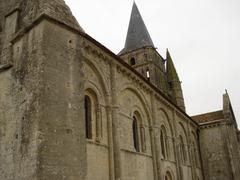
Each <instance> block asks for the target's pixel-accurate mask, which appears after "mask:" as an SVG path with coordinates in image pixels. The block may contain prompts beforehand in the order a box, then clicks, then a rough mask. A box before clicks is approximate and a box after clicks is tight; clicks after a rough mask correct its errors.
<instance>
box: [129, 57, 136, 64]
mask: <svg viewBox="0 0 240 180" xmlns="http://www.w3.org/2000/svg"><path fill="white" fill-rule="evenodd" d="M130 64H131V66H133V65H135V64H136V60H135V58H131V59H130Z"/></svg>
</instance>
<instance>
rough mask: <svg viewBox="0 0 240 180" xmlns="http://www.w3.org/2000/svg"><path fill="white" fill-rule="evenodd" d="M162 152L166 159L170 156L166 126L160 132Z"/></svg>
mask: <svg viewBox="0 0 240 180" xmlns="http://www.w3.org/2000/svg"><path fill="white" fill-rule="evenodd" d="M160 143H161V153H162V156H163V158H164V159H166V158H168V157H169V144H168V139H167V132H166V129H165V127H164V126H162V127H161V132H160Z"/></svg>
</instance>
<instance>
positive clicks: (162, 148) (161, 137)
mask: <svg viewBox="0 0 240 180" xmlns="http://www.w3.org/2000/svg"><path fill="white" fill-rule="evenodd" d="M164 136H165V134H164V132H163V130H161V135H160V141H161V152H162V156H163V158H166V152H165V143H164Z"/></svg>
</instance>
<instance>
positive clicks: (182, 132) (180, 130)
mask: <svg viewBox="0 0 240 180" xmlns="http://www.w3.org/2000/svg"><path fill="white" fill-rule="evenodd" d="M178 125H179V128H178V135H182V136H184V140H185V141H186V143H187V142H188V141H187V131H186V128H185V127H184V125H183V124H182V123H181V122H178Z"/></svg>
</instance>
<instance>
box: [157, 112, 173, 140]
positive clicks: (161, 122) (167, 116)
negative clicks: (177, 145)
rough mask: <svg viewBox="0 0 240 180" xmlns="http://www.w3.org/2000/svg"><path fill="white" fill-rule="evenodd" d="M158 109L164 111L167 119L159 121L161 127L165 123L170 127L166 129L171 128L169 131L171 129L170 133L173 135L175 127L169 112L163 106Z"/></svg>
mask: <svg viewBox="0 0 240 180" xmlns="http://www.w3.org/2000/svg"><path fill="white" fill-rule="evenodd" d="M157 111H159V112H162V113H163V114H164V115H165V117H166V120H167V121H166V122H165V121H160V123H159V125H160V127H161V126H162V125H164V126H165V127H168V128H166V129H169V131H170V132H169V133H170V134H171V136H173V131H174V129H173V125H172V123H171V121H170V118H169V115H168V114H167V112H166V111H165V110H164V109H163V108H159V109H158V110H157ZM167 131H168V130H167Z"/></svg>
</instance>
